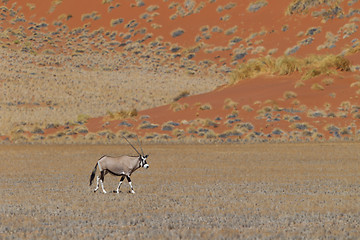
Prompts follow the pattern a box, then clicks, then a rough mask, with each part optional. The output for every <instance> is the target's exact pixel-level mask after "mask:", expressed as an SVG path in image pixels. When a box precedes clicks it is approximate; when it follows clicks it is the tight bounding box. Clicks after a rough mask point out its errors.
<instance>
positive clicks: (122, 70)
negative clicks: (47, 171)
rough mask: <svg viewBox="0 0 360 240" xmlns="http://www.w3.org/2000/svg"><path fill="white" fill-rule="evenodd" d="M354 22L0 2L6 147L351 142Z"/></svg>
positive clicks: (162, 6) (316, 8)
mask: <svg viewBox="0 0 360 240" xmlns="http://www.w3.org/2000/svg"><path fill="white" fill-rule="evenodd" d="M74 4H77V5H74ZM359 9H360V2H359V1H344V0H343V1H334V0H329V1H303V0H288V1H283V2H274V1H272V2H270V1H266V0H261V1H254V0H246V1H241V2H234V1H229V0H218V1H212V0H209V1H192V0H191V1H160V2H158V3H157V4H154V3H152V2H148V1H144V0H136V1H133V0H129V1H125V2H124V1H117V0H109V1H108V0H106V1H103V0H94V1H92V2H91V4H90V3H88V1H85V0H79V1H76V3H74V2H73V1H70V0H62V1H50V0H48V1H39V0H34V1H32V2H31V3H29V2H28V1H24V0H17V1H15V0H9V1H2V2H1V3H0V10H1V17H0V30H1V31H0V46H1V50H0V59H1V60H0V93H1V94H0V142H1V143H73V142H78V143H94V142H95V143H97V142H101V143H119V142H120V141H121V139H122V138H121V135H122V134H127V135H134V134H137V135H140V136H141V138H143V140H146V141H153V142H162V141H164V140H165V141H173V142H194V141H195V142H196V141H209V140H210V141H215V142H233V141H235V142H238V141H240V142H243V141H245V142H247V141H255V142H259V141H260V142H262V141H281V142H283V141H295V142H299V141H329V140H330V141H333V140H336V141H338V140H340V141H343V140H357V139H358V135H359V130H358V128H359V127H358V126H359V119H360V113H359V109H360V106H359V99H358V98H359V95H360V88H359V87H360V75H359V70H360V57H359V56H360V55H359V51H360V42H359V37H358V35H359V34H358V29H359V12H360V11H359ZM269 59H270V60H269ZM327 59H329V61H325V60H327ZM339 59H340V61H338V60H339ZM269 62H271V63H269ZM299 62H301V64H298V63H299ZM279 66H280V67H279ZM244 69H245V70H246V71H244ZM284 69H286V70H284ZM226 84H230V85H226ZM199 94H201V95H199ZM119 136H120V137H119ZM184 138H186V141H184Z"/></svg>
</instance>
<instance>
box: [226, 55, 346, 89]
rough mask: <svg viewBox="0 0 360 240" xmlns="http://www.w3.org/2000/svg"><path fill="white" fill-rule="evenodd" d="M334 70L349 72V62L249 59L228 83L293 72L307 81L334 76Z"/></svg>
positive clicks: (332, 58)
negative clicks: (320, 76)
mask: <svg viewBox="0 0 360 240" xmlns="http://www.w3.org/2000/svg"><path fill="white" fill-rule="evenodd" d="M336 70H339V71H350V70H351V69H350V61H349V60H348V59H346V58H345V57H343V56H336V55H325V56H323V55H316V56H310V57H306V58H304V59H298V58H295V57H291V56H282V57H279V58H276V59H275V58H273V57H270V56H267V57H261V58H257V59H250V60H249V61H248V62H246V63H243V64H240V65H239V66H238V68H237V69H235V70H233V72H232V73H231V75H230V83H236V82H238V81H240V80H243V79H246V78H254V77H256V76H258V75H259V74H264V73H268V74H278V75H286V74H292V73H294V72H304V74H303V75H302V77H301V79H302V80H307V79H310V78H313V77H316V76H319V75H323V74H327V75H330V74H335V73H336Z"/></svg>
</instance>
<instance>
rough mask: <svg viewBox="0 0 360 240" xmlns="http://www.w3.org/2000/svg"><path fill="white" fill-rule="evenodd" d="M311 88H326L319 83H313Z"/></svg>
mask: <svg viewBox="0 0 360 240" xmlns="http://www.w3.org/2000/svg"><path fill="white" fill-rule="evenodd" d="M311 90H321V91H322V90H324V87H323V86H321V84H319V83H314V84H313V85H311Z"/></svg>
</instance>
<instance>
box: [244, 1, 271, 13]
mask: <svg viewBox="0 0 360 240" xmlns="http://www.w3.org/2000/svg"><path fill="white" fill-rule="evenodd" d="M267 5H268V2H267V1H266V0H258V1H255V2H253V3H250V4H249V6H248V8H247V11H248V12H252V13H254V12H257V11H259V10H260V9H261V8H263V7H265V6H267Z"/></svg>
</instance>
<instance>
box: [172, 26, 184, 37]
mask: <svg viewBox="0 0 360 240" xmlns="http://www.w3.org/2000/svg"><path fill="white" fill-rule="evenodd" d="M184 33H185V31H184V29H182V28H178V29H175V30H174V31H172V32H171V36H172V37H173V38H175V37H179V36H181V35H183V34H184Z"/></svg>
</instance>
